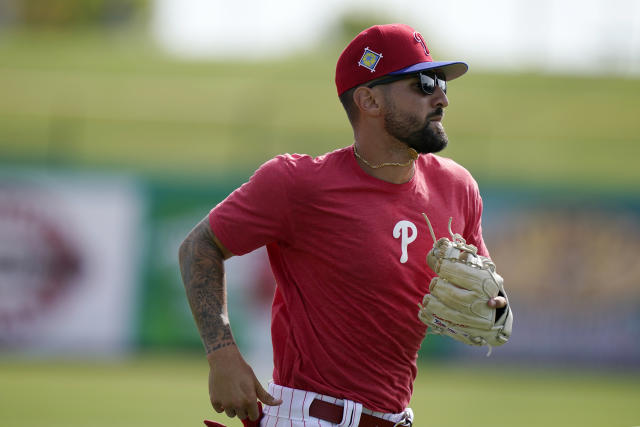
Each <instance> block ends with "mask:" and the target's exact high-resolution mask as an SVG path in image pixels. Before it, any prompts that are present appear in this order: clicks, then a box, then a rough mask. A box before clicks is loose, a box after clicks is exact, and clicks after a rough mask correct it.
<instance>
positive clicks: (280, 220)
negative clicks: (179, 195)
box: [209, 156, 293, 255]
mask: <svg viewBox="0 0 640 427" xmlns="http://www.w3.org/2000/svg"><path fill="white" fill-rule="evenodd" d="M291 161H292V159H291V158H290V157H288V156H278V157H275V158H273V159H271V160H270V161H268V162H267V163H265V164H263V165H262V166H261V167H260V168H259V169H258V170H257V171H256V172H255V173H254V174H253V176H252V177H251V178H250V179H249V181H247V182H246V183H244V184H243V185H242V186H240V187H239V188H238V189H236V190H235V191H234V192H233V193H231V194H230V195H229V196H228V197H227V198H226V199H224V200H223V201H222V202H220V203H219V204H218V205H216V206H215V207H214V208H213V209H212V210H211V212H210V213H209V224H210V225H211V230H212V231H213V233H214V234H215V235H216V237H217V238H218V239H219V240H220V241H221V242H222V244H223V245H224V246H225V247H226V248H227V249H229V251H231V253H233V254H234V255H244V254H246V253H249V252H251V251H253V250H255V249H257V248H259V247H261V246H264V245H267V244H270V243H274V242H281V243H287V242H289V240H290V239H291V235H292V233H291V222H290V221H289V217H290V215H289V213H290V211H291V206H290V196H289V195H290V191H291V185H292V184H293V178H292V168H291V167H290V166H291Z"/></svg>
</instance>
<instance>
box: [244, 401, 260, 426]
mask: <svg viewBox="0 0 640 427" xmlns="http://www.w3.org/2000/svg"><path fill="white" fill-rule="evenodd" d="M247 416H248V417H249V419H250V420H251V421H255V420H257V419H258V417H260V410H259V409H258V403H257V402H256V403H254V404H253V405H249V407H248V408H247Z"/></svg>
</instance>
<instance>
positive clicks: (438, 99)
mask: <svg viewBox="0 0 640 427" xmlns="http://www.w3.org/2000/svg"><path fill="white" fill-rule="evenodd" d="M431 105H432V107H433V108H437V107H441V108H446V107H447V106H449V98H447V94H446V93H444V91H443V90H442V88H441V87H440V86H436V89H435V90H434V92H433V95H431Z"/></svg>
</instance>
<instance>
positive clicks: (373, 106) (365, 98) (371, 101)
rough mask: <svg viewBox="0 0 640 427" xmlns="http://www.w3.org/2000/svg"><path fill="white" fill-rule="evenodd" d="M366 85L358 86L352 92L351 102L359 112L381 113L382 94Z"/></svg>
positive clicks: (374, 114)
mask: <svg viewBox="0 0 640 427" xmlns="http://www.w3.org/2000/svg"><path fill="white" fill-rule="evenodd" d="M376 95H377V94H376V93H375V92H374V91H373V90H372V89H371V88H368V87H366V86H360V87H359V88H357V89H356V90H355V92H353V102H354V103H355V104H356V105H357V106H358V109H359V110H360V112H361V114H364V115H368V116H379V115H380V114H381V113H382V104H381V102H382V96H380V95H379V94H378V95H377V96H376Z"/></svg>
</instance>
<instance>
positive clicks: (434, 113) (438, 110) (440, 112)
mask: <svg viewBox="0 0 640 427" xmlns="http://www.w3.org/2000/svg"><path fill="white" fill-rule="evenodd" d="M435 116H444V108H442V107H438V108H436V109H435V110H434V111H432V112H431V113H429V114H427V120H430V119H431V118H433V117H435Z"/></svg>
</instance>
